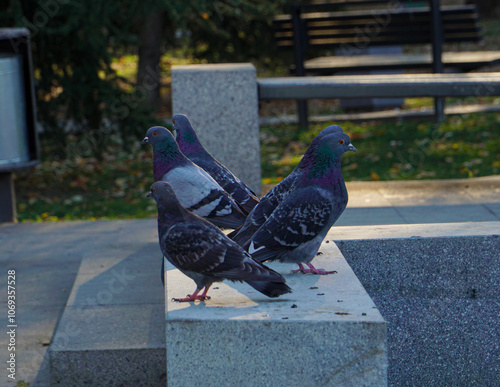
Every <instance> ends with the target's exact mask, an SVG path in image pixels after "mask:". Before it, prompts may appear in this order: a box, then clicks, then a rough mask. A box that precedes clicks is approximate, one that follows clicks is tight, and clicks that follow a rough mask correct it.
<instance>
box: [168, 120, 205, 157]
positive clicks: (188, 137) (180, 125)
mask: <svg viewBox="0 0 500 387" xmlns="http://www.w3.org/2000/svg"><path fill="white" fill-rule="evenodd" d="M172 123H173V124H174V136H175V140H176V141H177V143H178V144H179V147H180V148H181V150H182V152H184V154H186V155H187V156H189V155H191V154H195V153H199V152H202V151H204V148H203V146H202V145H201V143H200V140H198V136H197V135H196V132H195V131H194V129H193V126H192V125H191V122H190V121H189V119H188V118H187V116H185V115H184V114H176V115H175V116H173V117H172Z"/></svg>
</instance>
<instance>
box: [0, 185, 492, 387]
mask: <svg viewBox="0 0 500 387" xmlns="http://www.w3.org/2000/svg"><path fill="white" fill-rule="evenodd" d="M348 191H349V196H350V199H349V204H348V208H347V209H346V211H345V212H344V214H343V215H342V216H341V218H340V219H339V221H338V222H337V225H338V226H356V225H377V224H411V223H454V222H470V221H473V222H492V221H493V222H495V221H500V176H492V177H485V178H477V179H468V180H446V181H425V182H417V181H411V182H352V183H348ZM499 232H500V230H499ZM156 238H157V236H156V221H155V219H142V220H131V221H106V222H104V221H103V222H66V223H23V224H4V225H1V226H0V267H1V269H2V270H1V272H2V278H4V281H7V270H9V269H14V270H16V296H17V297H16V305H17V309H16V312H17V313H16V318H17V321H16V322H17V325H18V327H17V336H16V345H17V348H16V350H17V352H16V354H17V357H16V359H17V362H16V380H15V381H12V380H10V379H8V378H7V373H6V368H5V367H3V370H2V371H1V372H0V386H15V385H16V383H17V382H18V381H20V380H22V381H24V382H26V383H31V385H32V386H46V385H48V380H49V374H48V367H47V361H48V357H47V354H46V350H47V348H48V346H49V344H50V342H51V340H52V338H53V333H54V330H55V328H56V325H57V322H58V320H59V318H60V317H61V314H62V312H63V311H64V308H65V305H66V302H67V300H68V296H69V294H70V292H71V289H72V287H73V283H74V281H75V278H76V275H77V273H78V270H79V268H80V263H81V261H82V259H85V257H89V256H90V255H92V254H98V253H99V251H100V249H101V248H102V249H108V250H109V249H110V248H111V247H112V248H113V249H117V250H116V251H118V252H119V253H123V254H127V256H129V255H130V254H132V253H133V252H134V251H135V252H137V251H139V250H141V251H143V252H147V253H148V254H154V255H155V256H157V255H158V256H159V249H158V247H157V245H156V244H155V243H154V242H155V241H156ZM149 266H151V267H149ZM149 266H148V267H147V268H144V271H145V270H150V271H151V274H150V275H151V278H153V280H154V281H156V279H158V281H156V282H154V281H153V282H154V284H153V285H152V286H153V288H154V292H155V293H159V294H161V292H162V289H161V285H159V271H158V270H159V268H158V267H156V265H154V266H155V267H153V265H149ZM145 277H147V276H145ZM4 285H5V282H4ZM94 286H99V285H97V284H94ZM4 294H5V293H4ZM153 301H154V302H157V300H156V299H155V300H153ZM1 308H2V309H1V312H2V314H3V315H4V316H6V312H7V300H6V299H5V296H4V299H2V300H1ZM4 321H6V320H5V319H4ZM4 327H5V326H4ZM7 343H8V336H7V335H1V336H0V358H1V359H7V358H8V354H9V352H8V351H7Z"/></svg>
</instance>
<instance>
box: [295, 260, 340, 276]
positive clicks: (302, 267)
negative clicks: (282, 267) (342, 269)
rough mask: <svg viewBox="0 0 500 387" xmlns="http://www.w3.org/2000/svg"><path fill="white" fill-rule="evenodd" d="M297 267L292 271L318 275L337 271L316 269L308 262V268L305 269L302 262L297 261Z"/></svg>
mask: <svg viewBox="0 0 500 387" xmlns="http://www.w3.org/2000/svg"><path fill="white" fill-rule="evenodd" d="M298 265H299V268H298V269H297V270H292V273H299V272H300V273H303V274H307V273H311V274H319V275H326V274H334V273H336V272H337V271H335V270H332V271H326V270H324V269H316V268H315V267H314V266H313V264H312V263H308V264H307V266H309V269H306V268H305V267H304V265H302V263H299V264H298Z"/></svg>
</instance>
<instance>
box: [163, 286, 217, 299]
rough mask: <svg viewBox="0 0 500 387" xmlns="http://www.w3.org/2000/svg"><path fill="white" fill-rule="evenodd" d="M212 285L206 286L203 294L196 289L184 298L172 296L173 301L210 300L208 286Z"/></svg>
mask: <svg viewBox="0 0 500 387" xmlns="http://www.w3.org/2000/svg"><path fill="white" fill-rule="evenodd" d="M209 287H210V286H207V287H205V290H204V292H203V293H202V294H200V295H198V293H199V292H200V290H199V289H196V290H195V291H194V293H193V294H188V296H187V297H184V298H172V301H177V302H189V301H206V300H210V297H209V296H207V293H208V288H209Z"/></svg>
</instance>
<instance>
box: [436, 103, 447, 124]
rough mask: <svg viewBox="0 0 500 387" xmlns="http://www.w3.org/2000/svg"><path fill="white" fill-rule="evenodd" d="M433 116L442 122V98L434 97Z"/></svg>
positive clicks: (443, 118)
mask: <svg viewBox="0 0 500 387" xmlns="http://www.w3.org/2000/svg"><path fill="white" fill-rule="evenodd" d="M434 117H435V118H436V121H437V122H443V121H444V120H445V115H444V98H434Z"/></svg>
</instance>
